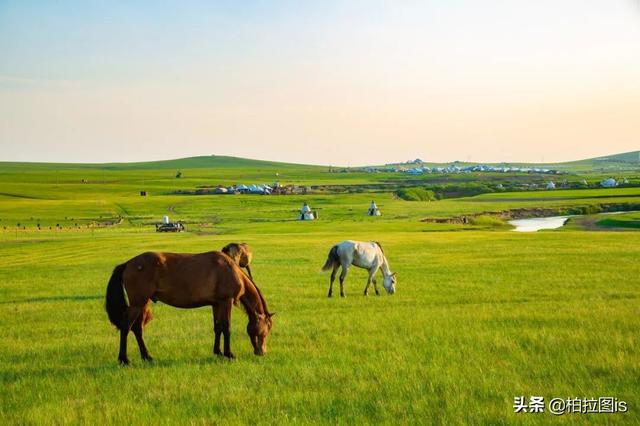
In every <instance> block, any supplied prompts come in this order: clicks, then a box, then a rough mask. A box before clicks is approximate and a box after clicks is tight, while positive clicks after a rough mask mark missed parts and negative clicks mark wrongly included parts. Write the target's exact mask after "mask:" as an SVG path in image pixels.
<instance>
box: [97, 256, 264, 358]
mask: <svg viewBox="0 0 640 426" xmlns="http://www.w3.org/2000/svg"><path fill="white" fill-rule="evenodd" d="M151 299H155V300H160V301H161V302H164V303H166V304H167V305H171V306H175V307H177V308H198V307H201V306H211V307H212V308H213V322H214V331H215V340H214V345H213V352H214V354H216V355H221V354H222V352H220V335H223V336H224V356H226V357H228V358H233V354H232V353H231V341H230V321H231V308H232V306H233V305H237V304H238V301H240V303H242V306H243V307H244V310H245V311H246V313H247V316H248V317H249V324H248V325H247V333H248V334H249V338H250V339H251V344H252V345H253V349H254V353H255V354H256V355H263V354H264V353H265V352H266V351H267V336H268V335H269V333H270V332H271V326H272V323H271V317H272V316H273V314H271V313H269V310H268V309H267V303H266V301H265V300H264V297H262V293H260V290H259V289H258V287H256V285H255V284H254V283H253V281H252V280H251V279H250V278H249V277H248V276H247V275H246V274H245V273H244V272H243V271H242V270H241V269H240V268H239V267H238V266H237V265H236V264H235V262H234V261H233V260H232V259H231V258H230V257H229V256H227V255H225V254H223V253H220V252H217V251H212V252H208V253H200V254H178V253H154V252H147V253H142V254H140V255H138V256H136V257H134V258H132V259H131V260H129V261H127V262H125V263H123V264H122V265H118V266H116V267H115V269H114V270H113V274H112V275H111V279H110V280H109V284H108V285H107V295H106V309H107V314H108V315H109V320H110V321H111V323H112V324H113V325H115V326H116V327H117V328H118V329H119V330H120V353H119V355H118V361H120V363H121V364H125V365H126V364H129V359H128V358H127V336H128V334H129V331H130V330H133V334H134V335H135V336H136V340H137V342H138V347H139V348H140V355H141V356H142V359H143V360H145V361H151V356H149V351H148V350H147V347H146V345H145V344H144V340H143V339H142V329H143V327H144V325H145V324H146V323H148V322H149V321H150V320H151V309H150V305H151V303H150V300H151Z"/></svg>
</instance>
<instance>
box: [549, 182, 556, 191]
mask: <svg viewBox="0 0 640 426" xmlns="http://www.w3.org/2000/svg"><path fill="white" fill-rule="evenodd" d="M547 189H556V184H555V183H553V182H552V181H549V182H547Z"/></svg>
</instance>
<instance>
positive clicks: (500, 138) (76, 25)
mask: <svg viewBox="0 0 640 426" xmlns="http://www.w3.org/2000/svg"><path fill="white" fill-rule="evenodd" d="M0 147H1V150H0V161H48V162H112V161H118V162H127V161H145V160H157V159H169V158H180V157H188V156H195V155H210V154H216V155H233V156H240V157H248V158H256V159H265V160H277V161H287V162H298V163H310V164H333V165H345V166H355V165H365V164H383V163H390V162H396V161H405V160H409V159H414V158H420V159H422V160H424V161H436V162H448V161H454V160H460V161H476V162H501V161H505V162H509V161H511V162H515V161H521V162H555V161H568V160H576V159H583V158H589V157H594V156H600V155H607V154H613V153H619V152H626V151H633V150H638V149H640V0H608V1H604V0H537V1H530V0H502V1H499V0H483V1H477V0H475V1H473V0H450V1H447V2H443V1H435V0H420V1H418V0H416V1H413V0H402V1H398V0H389V1H380V0H363V1H359V0H351V1H334V0H324V1H322V2H320V1H319V2H307V1H302V2H301V1H288V0H283V1H277V2H276V1H271V2H268V1H259V0H247V1H242V2H238V1H203V2H192V1H142V0H140V1H135V2H131V1H110V2H106V1H91V0H87V1H76V2H69V1H40V2H36V1H29V0H22V1H9V0H0Z"/></svg>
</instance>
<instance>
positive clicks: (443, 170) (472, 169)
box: [394, 164, 561, 175]
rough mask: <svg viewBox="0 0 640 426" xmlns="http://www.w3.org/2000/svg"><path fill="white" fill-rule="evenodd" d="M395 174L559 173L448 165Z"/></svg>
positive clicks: (533, 169) (549, 170) (485, 166)
mask: <svg viewBox="0 0 640 426" xmlns="http://www.w3.org/2000/svg"><path fill="white" fill-rule="evenodd" d="M394 171H395V172H405V173H407V174H409V175H422V174H428V173H434V174H435V173H445V174H456V173H472V172H489V173H538V174H550V175H557V174H560V173H561V172H560V171H559V170H553V169H542V168H538V167H508V166H488V165H485V164H477V165H473V166H466V167H460V166H456V165H449V166H447V167H427V166H420V167H413V168H410V169H406V170H405V169H402V168H396V169H395V170H394Z"/></svg>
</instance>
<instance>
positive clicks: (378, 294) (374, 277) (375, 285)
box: [371, 273, 380, 296]
mask: <svg viewBox="0 0 640 426" xmlns="http://www.w3.org/2000/svg"><path fill="white" fill-rule="evenodd" d="M371 281H373V288H374V289H375V290H376V296H380V292H379V291H378V280H376V274H375V273H374V274H373V277H372V278H371Z"/></svg>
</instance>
